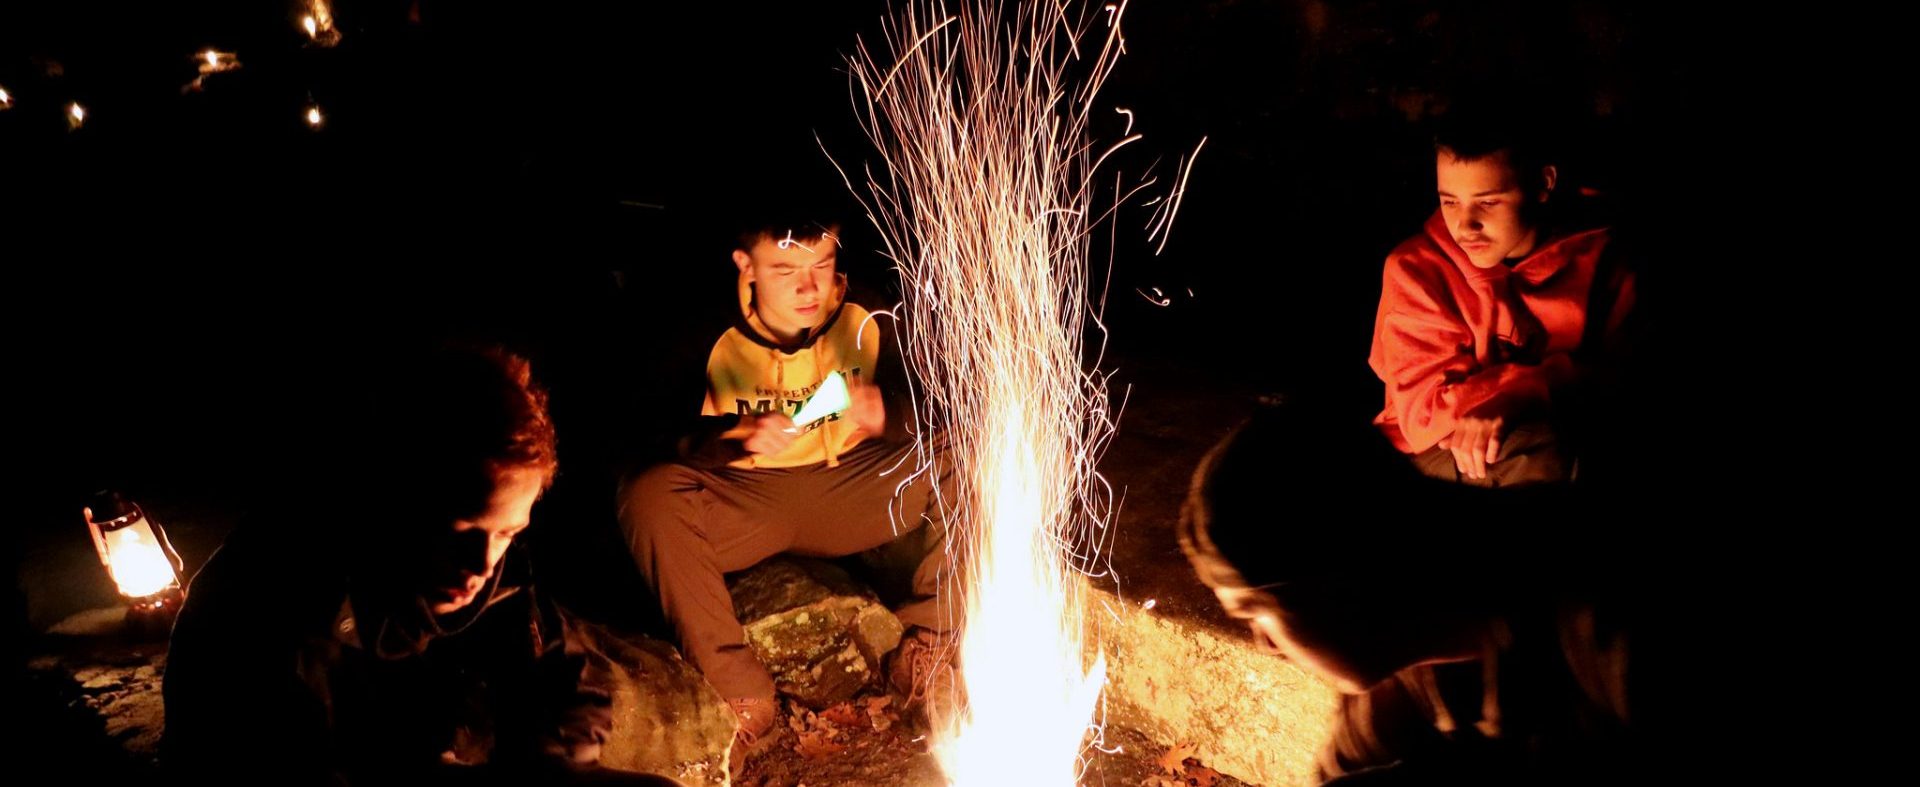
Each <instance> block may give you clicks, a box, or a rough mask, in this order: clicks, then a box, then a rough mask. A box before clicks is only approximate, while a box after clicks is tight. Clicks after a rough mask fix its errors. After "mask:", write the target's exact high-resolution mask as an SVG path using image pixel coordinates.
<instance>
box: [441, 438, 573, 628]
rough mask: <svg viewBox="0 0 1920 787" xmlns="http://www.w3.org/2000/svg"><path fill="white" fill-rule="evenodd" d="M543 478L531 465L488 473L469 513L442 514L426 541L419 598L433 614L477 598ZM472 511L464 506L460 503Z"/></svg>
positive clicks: (537, 495) (516, 532)
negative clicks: (477, 502)
mask: <svg viewBox="0 0 1920 787" xmlns="http://www.w3.org/2000/svg"><path fill="white" fill-rule="evenodd" d="M545 480H546V476H545V474H544V473H542V472H541V471H540V470H539V469H536V468H528V467H522V468H510V469H507V470H503V471H500V472H498V473H495V474H493V481H492V483H491V484H490V485H488V486H487V487H486V488H485V489H484V490H483V491H484V493H485V494H486V501H485V502H484V503H482V504H481V505H480V507H479V509H478V510H477V511H473V512H472V513H469V514H447V515H445V516H444V519H442V520H440V522H438V523H436V525H435V528H436V529H435V530H434V533H433V536H432V537H431V538H430V539H428V541H427V542H426V550H427V555H426V565H427V566H428V570H427V571H425V572H423V574H422V576H421V591H422V593H421V594H422V596H423V597H425V598H426V600H427V604H428V606H429V608H430V609H432V611H433V614H435V615H446V614H449V613H452V612H455V611H458V610H460V609H462V608H464V607H466V606H467V605H469V604H472V603H473V602H474V601H475V600H476V599H477V598H479V595H480V591H482V590H485V589H486V587H487V581H488V580H489V579H491V578H492V576H493V572H494V571H495V570H496V569H498V568H499V567H500V559H501V558H502V557H504V556H506V554H507V547H508V546H509V545H511V544H512V543H513V539H514V537H515V536H518V535H520V533H521V531H524V530H526V529H527V523H528V520H529V518H530V517H531V515H532V513H533V504H534V501H536V500H538V499H539V498H540V490H541V487H542V485H543V483H544V481H545ZM461 508H467V509H468V510H470V511H471V510H472V509H471V508H470V507H468V506H462V507H461Z"/></svg>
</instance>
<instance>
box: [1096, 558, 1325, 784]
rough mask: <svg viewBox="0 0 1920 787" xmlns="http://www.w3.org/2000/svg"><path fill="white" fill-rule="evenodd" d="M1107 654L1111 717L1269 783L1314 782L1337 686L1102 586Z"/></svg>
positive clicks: (1243, 639) (1235, 635) (1099, 601)
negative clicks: (1187, 745) (1191, 746)
mask: <svg viewBox="0 0 1920 787" xmlns="http://www.w3.org/2000/svg"><path fill="white" fill-rule="evenodd" d="M1088 603H1089V605H1090V606H1091V607H1092V608H1094V609H1102V610H1106V611H1108V612H1110V613H1111V614H1109V615H1104V616H1101V618H1100V619H1101V620H1102V622H1103V624H1104V625H1102V626H1101V632H1100V633H1101V639H1100V642H1101V645H1102V646H1103V647H1104V648H1105V651H1106V655H1107V686H1106V692H1105V694H1104V695H1103V696H1104V698H1105V700H1106V708H1107V723H1109V724H1117V725H1120V726H1123V727H1128V728H1131V729H1135V730H1139V731H1140V732H1142V733H1144V734H1146V735H1147V737H1149V738H1152V739H1154V740H1157V741H1159V742H1160V744H1161V745H1163V746H1172V745H1174V744H1179V743H1192V744H1194V749H1193V756H1195V757H1198V758H1199V759H1200V760H1201V761H1202V762H1205V763H1206V764H1207V766H1208V767H1211V768H1214V769H1216V770H1218V771H1220V772H1222V773H1228V774H1232V775H1233V776H1235V777H1238V778H1240V779H1244V780H1246V781H1247V782H1251V783H1254V784H1264V785H1268V786H1269V787H1284V786H1286V785H1308V784H1315V783H1318V779H1317V778H1316V773H1315V769H1314V760H1315V757H1316V755H1317V754H1318V753H1319V751H1320V749H1321V748H1322V747H1324V746H1325V745H1326V742H1327V740H1328V738H1330V737H1331V736H1332V723H1333V719H1334V711H1335V706H1336V703H1337V699H1336V697H1337V695H1336V694H1335V692H1334V691H1333V689H1331V688H1329V687H1328V686H1326V685H1325V684H1323V683H1321V682H1320V681H1319V680H1317V679H1316V678H1314V677H1313V676H1311V675H1309V674H1307V673H1305V672H1302V671H1301V670H1300V669H1299V668H1297V667H1295V666H1293V665H1292V664H1290V663H1288V662H1286V661H1283V660H1281V659H1280V658H1278V657H1276V656H1273V655H1270V654H1267V653H1262V652H1260V651H1259V650H1258V649H1256V648H1255V647H1254V646H1253V644H1252V643H1251V642H1250V641H1249V640H1248V638H1247V636H1246V635H1245V633H1244V632H1238V631H1236V632H1225V631H1222V630H1220V629H1217V628H1214V627H1212V626H1208V625H1203V624H1202V623H1201V621H1199V620H1196V619H1195V618H1194V617H1192V616H1191V615H1190V614H1182V613H1180V612H1177V611H1175V610H1177V608H1175V609H1168V608H1167V607H1160V608H1157V609H1152V610H1148V609H1143V608H1142V605H1141V604H1139V603H1132V604H1128V603H1123V602H1122V601H1121V600H1120V599H1119V598H1118V597H1116V596H1113V595H1111V594H1110V593H1109V592H1108V591H1106V590H1104V589H1094V590H1092V591H1091V592H1090V594H1089V596H1088Z"/></svg>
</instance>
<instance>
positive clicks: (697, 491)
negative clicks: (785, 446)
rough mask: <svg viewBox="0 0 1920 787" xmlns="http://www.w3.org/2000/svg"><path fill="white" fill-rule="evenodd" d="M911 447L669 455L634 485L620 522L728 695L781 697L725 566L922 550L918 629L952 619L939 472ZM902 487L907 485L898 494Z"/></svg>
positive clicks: (915, 585) (692, 648) (692, 656)
mask: <svg viewBox="0 0 1920 787" xmlns="http://www.w3.org/2000/svg"><path fill="white" fill-rule="evenodd" d="M911 450H912V448H911V446H910V445H909V446H902V447H889V446H886V445H883V444H881V443H880V441H877V440H870V441H867V442H865V443H861V444H860V445H857V446H854V447H853V448H852V449H851V450H849V451H848V452H847V453H845V454H842V455H841V456H840V457H839V465H838V466H837V467H829V466H827V465H826V463H824V462H823V463H820V464H816V465H808V466H805V467H793V468H752V469H741V468H736V467H719V468H713V469H701V468H695V467H691V466H688V465H683V464H675V463H668V464H660V465H655V466H653V467H652V468H649V469H648V470H646V471H645V472H643V473H641V474H639V475H638V476H633V477H630V478H629V479H627V480H626V482H625V483H623V484H622V486H621V490H620V500H619V517H620V527H621V529H622V530H624V531H625V533H626V537H627V545H628V546H629V547H630V548H631V549H632V551H633V559H634V561H635V562H636V563H637V564H638V565H639V567H640V573H641V574H642V575H643V576H645V577H646V580H647V583H648V584H649V585H650V586H652V588H653V591H654V593H655V595H657V596H658V597H659V599H660V606H661V609H662V611H663V612H664V613H665V614H666V619H667V621H668V622H669V623H671V624H673V627H674V632H675V634H676V635H677V636H678V637H679V639H680V651H681V653H682V654H684V655H685V656H686V657H687V659H688V660H690V661H692V662H693V664H694V666H696V667H699V668H700V671H701V672H703V673H705V674H706V676H707V681H708V682H709V683H711V684H713V687H714V688H715V689H718V690H719V691H720V694H721V696H724V697H727V698H739V697H769V698H770V697H772V696H773V680H772V678H771V677H770V676H768V674H767V670H766V668H765V667H763V666H761V664H760V662H759V660H758V659H756V658H755V657H754V655H753V651H752V649H750V648H749V647H748V646H747V643H746V637H745V632H744V631H742V629H741V627H740V622H739V620H738V619H737V618H736V617H735V616H734V609H733V598H732V596H730V595H728V593H727V584H726V581H725V579H724V578H723V577H722V574H725V573H727V572H732V571H742V570H745V569H747V568H751V567H752V566H753V565H755V564H757V563H759V562H760V561H763V560H766V559H767V558H770V557H773V556H774V555H778V554H781V553H789V554H795V555H803V556H808V557H844V556H847V555H854V554H859V553H862V552H867V551H869V550H875V551H881V552H885V553H886V554H887V555H888V556H892V557H896V558H897V557H898V556H899V555H900V554H901V553H913V554H911V555H910V556H909V559H910V560H917V561H918V565H917V566H916V567H915V568H913V579H912V599H911V600H910V601H909V603H907V604H906V605H905V606H903V607H901V608H900V609H899V610H897V612H898V614H899V615H900V619H901V622H903V623H905V624H907V625H909V626H916V625H917V626H925V627H927V628H933V629H941V628H944V624H943V619H944V615H943V614H942V613H941V611H940V610H939V609H938V605H937V603H938V599H937V596H938V590H939V587H940V580H941V570H942V567H943V565H944V562H945V559H944V551H945V550H944V549H943V546H944V539H945V535H946V528H945V525H944V523H943V522H942V521H941V519H940V513H939V510H938V506H937V505H935V498H934V496H933V494H932V491H933V488H934V484H935V483H936V480H935V479H934V475H935V474H934V473H932V472H928V473H925V474H922V475H921V476H920V477H919V478H916V479H914V480H913V481H912V482H911V483H908V484H906V485H905V486H902V484H901V482H902V481H906V480H907V479H908V477H909V476H910V475H911V474H912V473H913V471H914V461H913V457H912V456H911V455H910V453H909V452H910V451H911ZM896 489H897V491H896Z"/></svg>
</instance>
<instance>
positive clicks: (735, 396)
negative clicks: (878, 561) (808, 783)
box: [619, 221, 944, 738]
mask: <svg viewBox="0 0 1920 787" xmlns="http://www.w3.org/2000/svg"><path fill="white" fill-rule="evenodd" d="M837 229H838V227H837V226H836V225H834V224H832V223H827V222H796V221H775V222H769V223H766V224H762V225H760V226H755V227H751V228H749V229H747V230H746V231H744V232H742V233H741V234H740V236H739V238H738V244H737V248H735V249H734V251H733V263H734V265H735V266H736V267H737V268H738V269H739V271H740V277H739V297H740V300H739V304H740V305H739V313H738V314H737V315H736V319H735V321H734V325H733V327H731V328H729V329H727V331H726V332H725V333H723V334H721V336H720V339H719V341H717V342H715V343H714V345H713V351H712V352H711V354H710V355H709V356H708V358H707V392H706V400H705V402H704V403H703V405H702V407H701V413H702V417H701V418H700V419H698V422H697V426H695V427H694V428H692V429H690V430H688V431H687V433H685V434H682V435H680V436H679V442H678V456H677V457H676V458H675V459H674V460H673V461H669V462H666V463H662V464H658V465H655V466H653V467H651V468H648V469H647V470H645V471H644V472H642V473H640V474H638V475H636V476H633V477H630V478H629V479H627V481H626V482H625V483H624V484H623V485H622V488H621V491H620V505H619V518H620V524H621V528H622V530H623V531H624V532H625V534H626V538H627V543H628V545H629V547H630V548H631V549H632V551H633V557H634V560H635V562H636V563H637V564H638V565H639V568H640V573H641V574H642V575H644V576H645V577H646V579H647V582H648V584H649V585H650V586H651V587H652V588H653V590H654V592H655V594H656V595H657V596H658V597H659V599H660V605H661V608H662V611H663V612H664V613H665V615H666V618H667V620H668V621H669V622H670V623H672V624H673V627H674V629H675V634H676V635H677V636H678V637H679V640H680V648H681V652H682V653H683V654H685V655H686V657H687V658H688V659H689V660H690V661H692V662H693V663H694V665H695V666H697V667H699V668H700V670H701V671H702V672H703V673H705V674H706V676H707V680H708V682H710V683H712V684H713V686H714V688H715V689H717V690H719V692H720V693H721V696H723V697H726V698H727V700H728V702H729V704H731V705H732V706H733V708H734V711H735V713H736V714H737V715H738V716H739V717H740V722H741V729H742V733H743V735H745V736H746V737H748V738H753V737H756V736H758V735H759V734H761V733H763V732H765V730H766V729H767V728H768V727H769V726H771V725H772V723H773V721H774V710H775V705H774V686H773V680H772V678H771V677H770V676H769V675H768V673H767V670H766V668H765V667H763V666H762V665H761V664H760V662H759V661H758V660H757V659H756V658H755V656H754V654H753V651H752V650H751V649H750V648H749V647H748V646H747V644H746V640H745V636H744V633H743V631H742V630H741V627H740V624H739V622H738V621H737V620H736V619H735V617H734V610H733V601H732V598H731V597H730V596H729V595H728V593H727V586H726V583H725V581H724V579H723V578H722V574H723V573H725V572H732V571H741V570H744V569H746V568H749V567H751V566H753V565H754V564H756V563H759V562H761V561H763V560H765V559H767V558H769V557H773V556H774V555H777V554H781V553H793V554H799V555H807V556H813V557H842V556H846V555H853V554H857V553H860V552H864V551H867V550H870V549H874V548H876V547H880V546H884V545H887V544H889V543H892V542H894V541H895V540H896V539H911V540H913V541H915V542H916V543H917V542H919V541H920V540H922V539H923V538H924V536H925V535H926V533H923V532H922V531H921V528H923V527H929V528H930V529H929V531H927V532H930V533H933V534H938V533H940V532H941V528H940V527H939V526H938V524H937V522H938V519H939V514H938V512H937V510H936V506H935V505H934V502H933V501H934V499H935V498H934V496H933V494H932V488H933V483H934V482H933V479H932V476H933V474H931V473H925V474H920V475H919V476H914V472H913V471H914V462H913V458H912V456H911V455H910V453H911V452H912V450H913V439H912V433H911V424H910V421H911V419H912V412H911V409H910V408H909V406H908V405H907V402H906V401H905V400H904V399H897V398H896V399H895V401H894V402H893V403H892V404H891V406H890V403H889V402H888V401H887V396H883V395H882V392H881V386H880V385H879V384H877V383H876V382H875V372H876V369H877V366H878V364H879V363H880V362H881V357H880V356H881V353H880V350H881V348H882V346H883V344H884V343H886V341H888V340H885V339H883V337H882V336H881V331H880V325H879V323H878V322H877V321H875V320H874V319H872V315H871V314H870V313H869V312H868V311H867V310H866V309H865V308H863V307H861V306H860V305H858V304H855V303H851V302H848V300H847V299H846V293H847V277H846V275H845V274H842V273H840V272H839V271H838V270H837V257H838V254H839V251H840V248H839V241H838V237H837V235H838V233H837ZM888 361H889V362H894V363H897V359H893V358H889V359H888ZM893 371H896V372H897V371H898V370H897V369H895V370H893ZM834 372H838V373H839V374H840V375H841V377H842V378H844V379H845V381H846V383H847V386H848V391H847V393H848V395H849V396H848V398H849V402H850V403H849V405H848V406H847V407H846V409H845V410H843V411H842V412H840V413H838V414H836V415H833V416H829V417H827V418H825V419H821V420H818V421H813V422H810V423H806V424H798V425H796V424H795V423H794V420H793V416H794V415H795V414H797V413H798V412H799V410H800V408H801V407H802V405H804V404H805V403H806V402H807V400H808V399H809V398H810V397H812V396H813V395H814V394H815V393H816V392H818V391H819V390H820V388H821V386H822V384H823V383H824V382H825V381H826V380H827V377H828V375H829V374H831V373H834ZM888 387H889V388H890V389H898V390H888V391H887V392H886V394H887V395H889V396H893V397H900V396H902V395H904V394H905V393H906V391H905V390H904V388H905V385H904V379H903V380H902V382H899V383H893V384H890V385H889V386H888ZM910 478H912V482H911V483H906V482H907V481H908V480H909V479H910ZM926 540H928V541H934V539H926ZM929 546H930V547H931V548H929V549H927V550H926V553H927V554H926V555H925V557H924V559H923V560H922V561H921V563H920V565H919V566H918V568H917V570H916V571H915V572H914V576H913V582H912V590H913V594H914V599H913V600H912V601H911V602H910V603H909V604H907V605H906V606H904V607H902V608H901V609H899V610H898V613H899V615H900V618H901V620H902V622H903V623H906V624H907V625H909V626H920V627H922V628H926V629H931V630H939V629H942V628H944V626H943V625H942V622H941V619H940V618H941V616H940V615H939V614H938V613H937V612H936V611H935V608H934V599H933V597H934V595H935V591H936V590H937V588H938V585H939V578H940V577H939V567H940V563H941V559H942V550H940V549H939V548H938V544H937V542H936V543H933V544H930V545H929Z"/></svg>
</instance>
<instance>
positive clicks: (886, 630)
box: [731, 558, 904, 710]
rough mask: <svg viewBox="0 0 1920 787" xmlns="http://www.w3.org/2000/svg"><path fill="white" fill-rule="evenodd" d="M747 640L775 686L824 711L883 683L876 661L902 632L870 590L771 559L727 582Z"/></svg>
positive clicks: (827, 568) (822, 569)
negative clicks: (864, 689)
mask: <svg viewBox="0 0 1920 787" xmlns="http://www.w3.org/2000/svg"><path fill="white" fill-rule="evenodd" d="M731 589H732V592H733V605H734V609H735V610H736V611H737V612H738V614H739V616H740V622H741V624H742V625H743V626H745V627H746V633H747V643H748V645H749V646H751V647H752V648H753V652H754V655H756V656H758V657H759V658H760V663H762V664H765V665H766V666H767V671H768V672H770V673H772V674H773V681H774V686H775V688H777V689H778V690H779V691H780V693H782V694H785V695H787V696H789V697H792V698H793V699H794V700H796V701H798V702H800V703H801V704H803V705H806V706H807V707H810V708H814V709H816V710H818V709H824V708H827V707H828V706H831V705H833V704H835V703H839V702H844V701H846V700H848V699H851V698H852V697H853V696H854V695H855V694H857V693H859V692H860V690H861V689H863V688H866V687H867V686H871V685H876V684H877V683H878V682H879V681H880V680H881V674H880V664H881V659H882V658H883V657H884V656H885V655H886V654H887V653H888V652H890V651H892V650H893V649H894V648H895V647H897V646H898V645H899V644H900V637H901V635H902V634H903V633H904V627H903V626H902V625H901V623H900V619H899V618H896V617H894V615H893V613H892V612H890V611H888V610H887V608H886V607H885V606H883V605H882V604H881V603H880V602H879V601H878V600H877V599H876V598H874V595H873V593H872V592H871V591H869V590H867V589H866V588H864V587H862V586H861V585H860V584H859V583H857V582H855V581H854V580H853V578H852V577H850V576H848V575H847V574H846V572H844V571H842V570H840V569H839V568H837V567H835V566H833V565H831V564H827V563H822V562H819V561H812V560H803V559H792V558H778V559H774V560H769V561H767V562H765V563H762V564H760V565H758V566H755V567H754V568H752V569H750V570H748V571H747V572H745V573H744V574H742V575H740V576H739V577H736V578H735V579H734V581H733V583H732V588H731Z"/></svg>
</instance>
